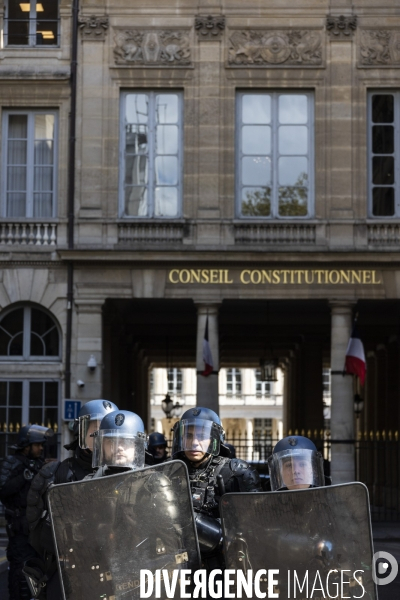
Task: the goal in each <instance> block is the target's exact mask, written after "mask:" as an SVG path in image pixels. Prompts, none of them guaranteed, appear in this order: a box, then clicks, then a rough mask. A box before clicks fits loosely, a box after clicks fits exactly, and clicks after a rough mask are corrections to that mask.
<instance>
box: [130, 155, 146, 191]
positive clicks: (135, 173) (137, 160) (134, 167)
mask: <svg viewBox="0 0 400 600" xmlns="http://www.w3.org/2000/svg"><path fill="white" fill-rule="evenodd" d="M125 164H126V169H125V184H126V185H138V184H139V185H140V184H147V182H148V158H147V156H145V155H144V154H139V155H134V154H128V155H127V156H126V159H125Z"/></svg>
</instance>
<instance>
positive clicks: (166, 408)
mask: <svg viewBox="0 0 400 600" xmlns="http://www.w3.org/2000/svg"><path fill="white" fill-rule="evenodd" d="M161 408H162V410H163V412H164V414H165V416H166V417H167V419H168V420H170V419H172V418H176V417H179V416H180V414H181V411H182V406H181V405H180V404H179V402H176V403H175V404H174V402H173V400H172V399H171V396H170V395H169V394H168V393H167V394H166V395H165V398H164V400H162V402H161Z"/></svg>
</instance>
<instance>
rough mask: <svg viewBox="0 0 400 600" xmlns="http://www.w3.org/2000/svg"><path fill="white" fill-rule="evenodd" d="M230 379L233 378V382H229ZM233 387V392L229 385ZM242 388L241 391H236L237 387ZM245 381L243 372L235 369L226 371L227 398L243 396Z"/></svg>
mask: <svg viewBox="0 0 400 600" xmlns="http://www.w3.org/2000/svg"><path fill="white" fill-rule="evenodd" d="M229 377H231V381H229ZM229 384H231V385H232V390H228V385H229ZM237 385H239V386H240V390H239V391H238V390H237V389H236V386H237ZM242 385H243V381H242V370H241V369H237V368H233V369H227V370H226V395H227V396H241V395H242V393H243V388H242Z"/></svg>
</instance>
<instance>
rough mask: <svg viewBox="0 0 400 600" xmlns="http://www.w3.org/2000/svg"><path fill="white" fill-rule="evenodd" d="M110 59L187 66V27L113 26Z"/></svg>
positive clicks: (167, 65)
mask: <svg viewBox="0 0 400 600" xmlns="http://www.w3.org/2000/svg"><path fill="white" fill-rule="evenodd" d="M114 32H115V34H114V41H115V46H114V59H115V63H116V64H117V65H132V66H143V65H145V66H151V65H155V66H160V65H161V66H165V67H176V66H187V65H190V64H191V50H190V38H189V32H188V31H187V30H176V29H164V30H162V31H154V30H153V31H139V30H138V29H115V30H114Z"/></svg>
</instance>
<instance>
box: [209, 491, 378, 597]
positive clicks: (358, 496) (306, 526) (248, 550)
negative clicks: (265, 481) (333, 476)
mask: <svg viewBox="0 0 400 600" xmlns="http://www.w3.org/2000/svg"><path fill="white" fill-rule="evenodd" d="M220 510H221V520H222V525H223V530H224V553H225V560H226V567H227V568H228V569H235V570H239V571H243V572H244V573H245V574H246V575H247V577H249V575H250V573H249V571H250V570H251V571H252V576H253V577H254V575H255V574H256V573H257V572H258V571H259V570H261V569H265V570H267V571H268V569H276V570H278V571H279V573H275V574H271V575H270V577H271V584H272V579H275V580H276V583H274V584H273V585H271V588H272V589H271V590H270V591H273V593H279V599H280V600H286V599H287V598H314V600H316V598H329V597H334V598H357V597H358V598H364V599H365V600H375V599H376V598H377V594H376V587H375V584H374V582H373V579H372V557H373V546H372V533H371V519H370V511H369V500H368V490H367V488H366V487H365V486H364V484H362V483H348V484H342V485H332V486H328V487H320V488H309V489H303V490H293V491H288V490H286V491H279V492H263V493H259V494H254V493H246V494H243V493H242V494H225V495H224V496H223V497H222V498H221V501H220ZM267 575H268V573H267ZM253 583H254V580H253ZM321 588H322V589H321ZM252 589H253V598H256V594H255V590H254V587H253V588H252ZM259 589H260V590H261V592H266V593H267V596H266V597H267V598H268V597H271V596H268V581H267V577H266V576H265V577H262V578H261V585H260V586H259ZM363 590H365V592H364V591H363ZM312 592H313V593H312ZM329 594H330V595H329ZM243 597H244V596H243Z"/></svg>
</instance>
